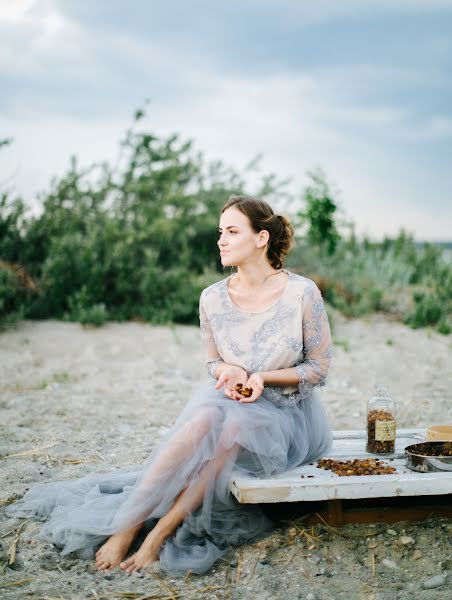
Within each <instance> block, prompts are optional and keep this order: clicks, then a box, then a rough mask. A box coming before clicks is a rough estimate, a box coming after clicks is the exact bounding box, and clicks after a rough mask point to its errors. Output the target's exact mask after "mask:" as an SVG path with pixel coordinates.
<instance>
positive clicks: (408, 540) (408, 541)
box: [399, 535, 414, 546]
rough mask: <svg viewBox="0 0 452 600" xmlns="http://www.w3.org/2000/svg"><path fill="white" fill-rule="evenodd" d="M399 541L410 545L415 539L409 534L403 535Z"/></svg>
mask: <svg viewBox="0 0 452 600" xmlns="http://www.w3.org/2000/svg"><path fill="white" fill-rule="evenodd" d="M399 541H400V543H401V544H403V545H404V546H408V544H414V540H413V538H412V537H410V536H409V535H401V536H400V538H399Z"/></svg>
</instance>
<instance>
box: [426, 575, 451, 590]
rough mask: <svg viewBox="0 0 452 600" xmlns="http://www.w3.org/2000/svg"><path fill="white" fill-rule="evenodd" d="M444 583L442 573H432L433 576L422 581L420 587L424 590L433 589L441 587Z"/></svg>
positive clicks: (444, 579)
mask: <svg viewBox="0 0 452 600" xmlns="http://www.w3.org/2000/svg"><path fill="white" fill-rule="evenodd" d="M445 583H446V578H445V577H444V575H434V576H433V577H429V578H428V579H426V580H425V581H424V583H423V584H422V587H423V588H424V590H433V589H435V588H438V587H441V586H442V585H444V584H445Z"/></svg>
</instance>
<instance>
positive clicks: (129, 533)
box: [96, 525, 141, 571]
mask: <svg viewBox="0 0 452 600" xmlns="http://www.w3.org/2000/svg"><path fill="white" fill-rule="evenodd" d="M140 529H141V525H138V526H137V527H132V528H131V529H127V530H126V531H121V532H120V533H115V534H114V535H112V536H111V537H109V538H108V540H107V541H106V542H105V544H104V545H103V546H101V547H100V548H99V550H98V551H97V552H96V567H97V568H98V569H100V570H101V571H106V570H107V569H114V568H115V567H117V566H118V565H119V563H120V562H121V561H122V560H124V558H125V557H126V556H127V551H128V550H129V548H130V546H131V544H132V542H133V540H134V539H135V536H136V534H137V533H138V531H139V530H140Z"/></svg>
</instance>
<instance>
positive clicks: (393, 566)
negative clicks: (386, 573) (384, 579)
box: [381, 558, 398, 569]
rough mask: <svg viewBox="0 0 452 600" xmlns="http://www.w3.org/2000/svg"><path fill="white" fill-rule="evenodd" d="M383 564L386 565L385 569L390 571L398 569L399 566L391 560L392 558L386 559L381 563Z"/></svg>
mask: <svg viewBox="0 0 452 600" xmlns="http://www.w3.org/2000/svg"><path fill="white" fill-rule="evenodd" d="M381 564H382V565H384V566H385V567H388V569H397V568H398V567H397V564H396V563H395V562H394V561H393V560H391V559H390V558H384V559H383V560H382V561H381Z"/></svg>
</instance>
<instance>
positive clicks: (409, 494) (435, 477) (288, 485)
mask: <svg viewBox="0 0 452 600" xmlns="http://www.w3.org/2000/svg"><path fill="white" fill-rule="evenodd" d="M424 440H425V429H398V430H397V440H396V448H395V453H394V454H393V455H391V457H380V458H381V459H382V460H384V461H385V462H387V464H389V465H391V466H393V467H395V468H396V469H397V471H396V473H393V474H391V475H368V476H350V477H339V475H336V474H334V473H332V472H331V471H327V470H325V469H320V468H318V467H317V466H316V462H314V463H312V464H310V465H303V466H301V467H297V468H296V469H293V470H292V471H287V472H286V473H283V474H281V475H276V476H274V477H271V478H268V479H263V478H253V477H243V476H242V475H241V474H240V473H233V475H232V478H231V482H230V489H231V491H232V493H233V494H234V496H235V497H236V498H237V500H238V501H239V502H241V503H253V504H255V503H259V504H269V503H286V502H296V503H303V506H304V507H305V508H306V510H308V512H309V511H311V513H312V514H317V517H319V516H320V517H321V518H320V519H318V521H321V520H326V521H327V522H328V523H329V524H331V525H340V524H343V523H345V522H371V521H378V520H383V521H387V522H391V520H400V519H401V518H407V519H410V518H412V519H416V520H418V519H422V518H426V517H427V516H429V515H431V514H435V515H437V516H439V515H445V516H452V496H450V494H452V470H451V471H438V472H435V473H433V472H432V473H418V472H416V471H412V470H410V469H408V468H407V467H406V459H405V452H404V451H405V447H406V446H408V445H410V444H415V443H417V442H420V441H424ZM365 446H366V432H365V431H364V430H351V431H335V432H334V434H333V447H332V450H331V452H329V453H328V454H327V455H325V457H324V458H335V459H341V460H346V459H353V458H369V457H374V458H375V457H377V455H375V454H369V453H367V452H366V450H365ZM389 458H392V459H393V460H389ZM301 475H304V478H301ZM420 496H422V497H423V498H419V497H420ZM413 497H415V498H414V500H415V501H414V502H413ZM416 497H417V500H416ZM385 498H386V499H387V501H386V503H387V505H392V508H391V509H390V510H386V509H385V506H384V504H383V503H382V502H384V499H385ZM398 498H405V500H402V501H399V502H398V506H397V499H398ZM410 499H411V501H410ZM347 502H348V504H349V505H350V504H351V505H353V504H354V509H352V510H351V511H349V512H350V514H349V515H348V516H347V514H346V513H347V510H346V508H347V506H346V505H347ZM379 503H380V505H379ZM375 505H376V507H375ZM372 506H373V507H374V508H372ZM315 507H317V509H315ZM407 511H408V512H407ZM353 512H354V513H355V514H354V515H353V514H352V513H353ZM358 513H361V514H358ZM404 513H405V517H403V514H404ZM310 522H315V518H314V520H313V519H312V518H311V520H310Z"/></svg>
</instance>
